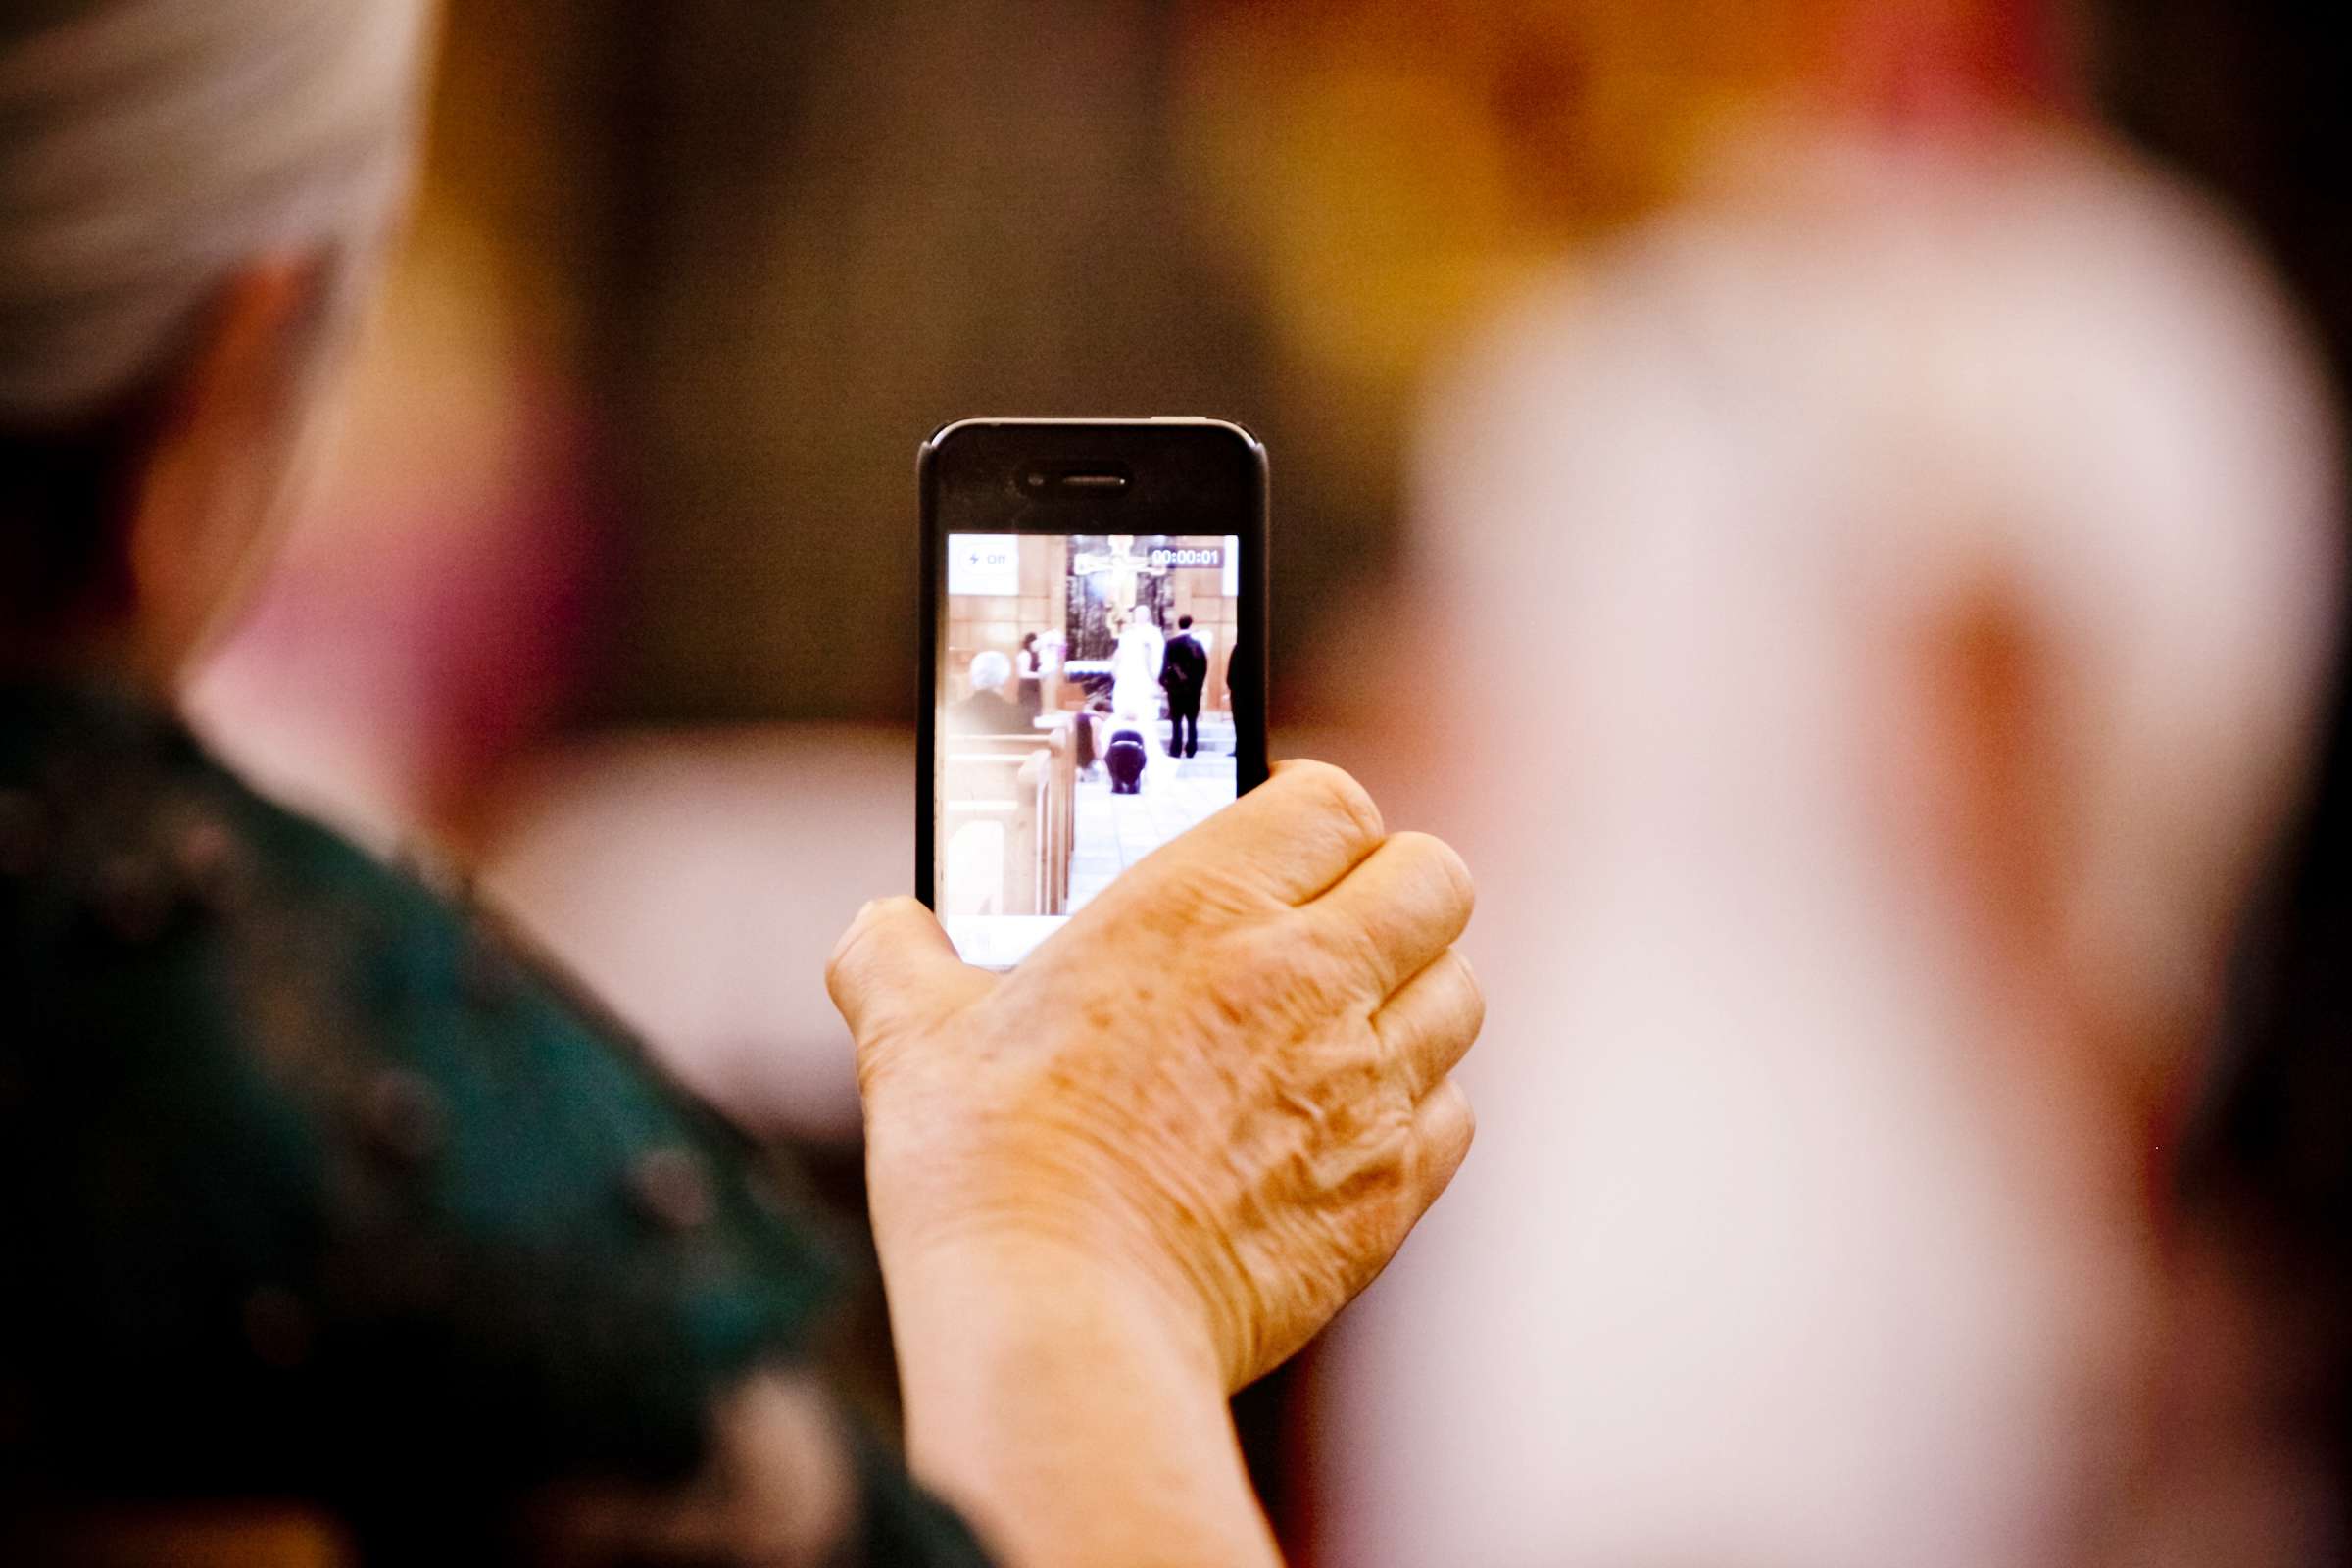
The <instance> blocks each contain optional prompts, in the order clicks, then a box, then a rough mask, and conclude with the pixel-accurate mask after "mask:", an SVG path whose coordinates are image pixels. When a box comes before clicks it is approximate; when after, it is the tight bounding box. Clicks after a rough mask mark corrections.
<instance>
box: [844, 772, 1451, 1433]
mask: <svg viewBox="0 0 2352 1568" xmlns="http://www.w3.org/2000/svg"><path fill="white" fill-rule="evenodd" d="M1470 906H1471V885H1470V878H1469V875H1468V873H1467V872H1466V871H1465V870H1464V868H1463V866H1462V863H1461V861H1460V859H1459V858H1457V857H1456V856H1455V855H1454V854H1453V852H1452V851H1451V850H1449V849H1447V848H1446V846H1445V845H1444V844H1442V843H1440V842H1438V841H1437V840H1436V839H1433V838H1429V837H1427V836H1425V835H1420V834H1410V833H1400V834H1395V835H1390V834H1387V833H1386V832H1385V831H1384V829H1383V827H1382V823H1381V819H1380V814H1379V811H1378V809H1376V808H1375V807H1374V806H1373V804H1372V802H1371V800H1370V799H1369V798H1368V797H1367V796H1366V795H1365V793H1364V792H1363V790H1362V789H1361V788H1360V787H1359V786H1358V785H1357V784H1356V783H1355V781H1354V780H1353V779H1351V778H1349V777H1348V775H1347V774H1345V773H1343V772H1341V771H1339V770H1338V769H1336V768H1332V767H1329V766H1325V765H1322V764H1319V763H1311V762H1299V763H1289V764H1284V765H1282V766H1279V767H1277V768H1276V769H1275V772H1274V776H1273V777H1272V779H1271V780H1270V781H1269V782H1267V783H1266V784H1265V785H1263V786H1262V787H1260V788H1259V789H1257V790H1255V791H1253V792H1251V793H1250V794H1249V795H1247V796H1245V797H1243V799H1242V800H1241V801H1239V802H1237V803H1236V804H1235V805H1233V806H1232V807H1230V808H1228V809H1225V810H1224V811H1222V812H1220V813H1218V814H1217V815H1216V816H1215V817H1213V818H1211V819H1210V820H1209V821H1207V822H1205V823H1203V824H1202V825H1201V826H1200V827H1199V828H1196V829H1195V830H1194V831H1192V832H1191V833H1188V834H1186V835H1185V836H1184V837H1183V838H1181V839H1178V840H1176V841H1175V842H1173V843H1171V844H1169V845H1167V846H1166V847H1164V848H1162V849H1161V850H1160V851H1158V852H1157V853H1156V854H1154V855H1152V856H1151V857H1150V858H1147V859H1145V860H1143V861H1142V862H1140V863H1139V864H1137V865H1136V866H1135V867H1133V868H1132V869H1131V870H1129V871H1128V872H1127V873H1126V874H1125V875H1124V876H1122V877H1121V878H1120V879H1119V880H1118V881H1117V882H1116V883H1115V884H1113V885H1112V886H1111V887H1110V888H1109V889H1108V890H1107V891H1105V892H1104V893H1103V895H1102V896H1101V897H1099V898H1098V899H1096V900H1095V901H1094V902H1093V903H1092V904H1090V905H1089V906H1088V907H1086V908H1085V909H1084V910H1082V911H1081V912H1080V913H1079V914H1078V915H1077V916H1076V917H1075V918H1073V919H1072V920H1071V921H1070V923H1069V924H1068V926H1066V927H1065V928H1064V929H1063V930H1061V931H1060V932H1058V933H1057V934H1056V935H1055V936H1054V938H1053V939H1052V940H1051V941H1049V942H1047V943H1046V944H1044V945H1043V946H1041V947H1040V948H1039V949H1038V950H1037V951H1036V952H1035V953H1034V954H1033V955H1032V956H1030V957H1029V959H1028V960H1027V961H1026V962H1025V963H1023V964H1022V965H1021V967H1020V968H1019V969H1017V970H1015V971H1014V972H1013V973H1011V974H1009V975H1005V976H1001V977H1000V976H997V975H994V974H991V973H989V972H987V971H984V970H980V969H975V968H972V967H969V966H967V965H965V964H964V963H962V962H961V961H959V960H958V959H957V958H956V954H955V950H954V949H953V947H952V946H951V945H950V944H949V942H948V939H947V936H946V934H945V933H944V932H943V931H942V930H941V929H940V927H939V925H938V923H937V922H936V921H935V920H934V919H933V918H932V916H931V914H930V913H929V911H928V910H926V909H924V908H923V907H921V906H920V905H919V904H916V903H914V902H913V901H911V900H906V899H900V900H893V901H889V902H886V903H882V904H877V905H873V906H870V907H868V908H867V909H866V910H865V911H864V912H863V913H861V914H860V915H859V917H858V920H857V922H856V923H855V924H854V925H852V927H851V928H850V930H849V932H848V933H847V934H846V935H845V936H844V937H843V938H842V941H841V944H840V947H839V948H838V949H837V950H836V952H835V954H834V956H833V961H832V964H831V967H830V970H829V973H828V980H829V983H830V985H831V987H832V992H833V997H834V1000H835V1002H836V1004H837V1005H839V1006H840V1007H841V1010H842V1013H843V1015H844V1016H845V1017H846V1018H847V1019H848V1020H849V1023H850V1027H851V1029H852V1031H853V1032H854V1033H855V1035H856V1036H857V1041H858V1070H859V1077H860V1081H861V1084H862V1087H863V1093H864V1098H865V1111H866V1128H867V1151H868V1152H867V1161H868V1175H869V1181H870V1200H871V1204H872V1213H873V1220H874V1227H875V1235H876V1239H877V1242H878V1244H879V1246H880V1248H881V1251H882V1257H883V1262H884V1266H885V1269H886V1270H890V1269H892V1268H893V1267H894V1266H895V1265H896V1264H897V1263H898V1261H899V1260H901V1259H903V1258H905V1257H907V1256H908V1255H910V1254H917V1255H919V1254H923V1253H927V1252H931V1251H934V1250H939V1249H948V1250H969V1249H979V1250H989V1249H1005V1250H1017V1251H1019V1252H1021V1253H1023V1254H1024V1255H1027V1256H1031V1257H1035V1256H1037V1255H1039V1254H1040V1253H1041V1252H1043V1253H1045V1254H1048V1255H1051V1256H1053V1257H1054V1258H1055V1259H1057V1260H1061V1261H1066V1265H1067V1267H1068V1268H1069V1269H1071V1270H1073V1271H1080V1272H1083V1271H1087V1270H1097V1271H1100V1270H1109V1271H1112V1272H1113V1273H1115V1274H1118V1275H1122V1276H1125V1277H1127V1278H1130V1279H1133V1280H1137V1281H1141V1282H1143V1283H1144V1284H1145V1285H1146V1287H1147V1288H1148V1291H1149V1293H1150V1294H1151V1295H1152V1296H1153V1297H1155V1298H1156V1299H1159V1300H1161V1301H1163V1302H1164V1303H1165V1304H1166V1305H1167V1306H1168V1308H1169V1309H1170V1311H1171V1313H1172V1321H1173V1322H1174V1323H1175V1324H1177V1325H1178V1328H1179V1332H1183V1333H1187V1334H1194V1335H1198V1336H1199V1337H1200V1344H1201V1348H1202V1349H1204V1350H1205V1351H1206V1353H1207V1354H1208V1355H1209V1356H1211V1357H1213V1359H1214V1363H1215V1365H1216V1366H1217V1367H1218V1368H1219V1369H1220V1370H1221V1372H1222V1374H1223V1377H1224V1379H1225V1383H1226V1386H1227V1387H1228V1388H1229V1389H1230V1388H1238V1387H1239V1386H1241V1385H1242V1384H1244V1383H1247V1382H1249V1381H1250V1379H1252V1378H1254V1377H1256V1376H1257V1375H1258V1374H1260V1373H1262V1372H1264V1371H1266V1370H1268V1369H1269V1368H1271V1367H1273V1366H1274V1365H1276V1364H1278V1363H1279V1362H1280V1361H1282V1360H1283V1359H1284V1358H1285V1357H1287V1356H1288V1355H1290V1354H1291V1353H1292V1352H1293V1351H1295V1350H1297V1349H1298V1348H1299V1347H1300V1346H1301V1345H1303V1344H1304V1343H1305V1342H1306V1341H1307V1340H1308V1339H1309V1338H1310V1337H1312V1336H1313V1335H1314V1334H1315V1333H1316V1331H1317V1330H1319V1329H1320V1328H1322V1326H1323V1325H1324V1324H1325V1323H1326V1322H1328V1321H1329V1320H1330V1319H1331V1317H1332V1316H1333V1314H1335V1313H1336V1312H1337V1311H1338V1310H1339V1309H1340V1308H1341V1307H1342V1306H1343V1305H1345V1304H1346V1302H1347V1301H1348V1299H1349V1298H1351V1297H1352V1296H1353V1295H1354V1294H1355V1293H1356V1292H1357V1291H1359V1290H1361V1289H1362V1288H1363V1287H1364V1286H1365V1285H1366V1284H1367V1283H1368V1282H1369V1281H1370V1280H1371V1279H1372V1277H1373V1276H1374V1275H1375V1274H1377V1273H1378V1272H1379V1271H1380V1269H1381V1267H1382V1266H1383V1265H1384V1264H1385V1263H1386V1262H1387V1261H1388V1259H1389V1257H1390V1256H1391V1255H1392V1254H1393V1253H1394V1252H1395V1251H1396V1250H1397V1247H1398V1245H1399V1244H1400V1243H1402V1241H1403V1239H1404V1237H1405V1234H1406V1232H1407V1231H1409V1230H1410V1229H1411V1228H1412V1225H1413V1223H1414V1222H1415V1221H1416V1220H1417V1219H1418V1218H1419V1217H1420V1215H1421V1213H1422V1211H1423V1210H1424V1209H1426V1208H1427V1207H1428V1206H1429V1204H1430V1203H1431V1201H1434V1200H1435V1199H1436V1197H1437V1196H1438V1194H1439V1193H1440V1192H1441V1191H1442V1190H1443V1189H1444V1188H1445V1186H1446V1183H1447V1182H1448V1181H1449V1180H1451V1178H1452V1176H1453V1173H1454V1171H1455V1169H1456V1168H1457V1167H1458V1166H1459V1165H1460V1163H1461V1160H1462V1157H1463V1155H1464V1154H1465V1153H1466V1152H1467V1151H1468V1149H1469V1144H1470V1136H1471V1115H1470V1106H1469V1102H1468V1101H1467V1099H1466V1098H1465V1097H1464V1096H1463V1094H1462V1092H1461V1090H1460V1089H1459V1088H1458V1087H1457V1086H1456V1085H1455V1084H1454V1082H1453V1081H1452V1080H1451V1079H1450V1078H1448V1077H1447V1076H1446V1075H1447V1072H1448V1071H1449V1070H1450V1069H1451V1067H1452V1066H1453V1064H1454V1063H1455V1062H1456V1061H1457V1060H1458V1059H1459V1058H1460V1057H1461V1055H1462V1054H1463V1053H1464V1052H1465V1051H1466V1050H1467V1049H1468V1048H1469V1046H1470V1043H1471V1041H1472V1039H1473V1038H1474V1037H1475V1036H1476V1034H1477V1032H1478V1028H1479V1025H1480V1022H1481V1020H1482V1017H1483V1011H1484V1005H1483V1003H1482V1001H1481V999H1480V996H1479V992H1478V987H1477V983H1476V982H1475V980H1474V979H1473V978H1472V976H1471V973H1470V970H1469V967H1468V965H1467V964H1466V963H1465V962H1464V961H1463V960H1462V959H1461V958H1460V957H1459V956H1457V955H1456V954H1455V953H1454V952H1453V951H1452V948H1451V946H1450V945H1451V943H1452V942H1453V940H1454V939H1455V938H1456V937H1457V936H1458V935H1459V934H1460V933H1461V931H1462V929H1463V927H1464V925H1465V924H1466V923H1467V922H1468V920H1469V917H1470Z"/></svg>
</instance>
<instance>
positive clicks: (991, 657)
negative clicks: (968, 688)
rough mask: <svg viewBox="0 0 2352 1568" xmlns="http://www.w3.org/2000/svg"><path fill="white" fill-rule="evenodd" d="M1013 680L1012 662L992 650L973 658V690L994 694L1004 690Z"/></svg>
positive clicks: (975, 655)
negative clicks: (1007, 683) (1009, 681)
mask: <svg viewBox="0 0 2352 1568" xmlns="http://www.w3.org/2000/svg"><path fill="white" fill-rule="evenodd" d="M1011 678H1012V661H1011V660H1009V659H1006V658H1005V656H1004V655H1003V654H1000V653H998V652H997V651H996V650H995V649H993V648H991V649H990V650H988V652H986V653H984V654H974V655H973V656H972V690H973V691H975V692H993V691H1001V690H1003V689H1004V686H1005V682H1006V681H1008V680H1010V679H1011Z"/></svg>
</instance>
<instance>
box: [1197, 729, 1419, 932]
mask: <svg viewBox="0 0 2352 1568" xmlns="http://www.w3.org/2000/svg"><path fill="white" fill-rule="evenodd" d="M1387 836H1388V829H1387V828H1386V826H1385V825H1383V823H1382V822H1381V819H1380V808H1379V807H1377V806H1375V805H1373V804H1372V797H1371V796H1370V795H1368V794H1366V793H1365V791H1364V787H1363V786H1362V785H1361V784H1358V783H1357V782H1356V781H1355V780H1354V779H1353V778H1350V777H1349V776H1348V774H1347V773H1346V772H1344V771H1342V770H1341V769H1339V768H1336V767H1334V766H1332V765H1331V764H1330V763H1329V762H1310V761H1290V762H1277V763H1275V764H1274V768H1273V772H1272V775H1271V776H1270V777H1268V778H1267V780H1266V782H1265V783H1263V784H1260V785H1259V786H1258V787H1257V788H1256V789H1253V790H1251V791H1250V793H1249V794H1247V795H1245V796H1243V797H1242V798H1241V799H1240V800H1238V801H1236V802H1234V803H1233V804H1232V805H1231V806H1228V807H1226V808H1225V809H1223V810H1221V811H1219V812H1218V813H1217V814H1216V815H1214V816H1212V817H1210V818H1209V819H1208V820H1207V821H1205V822H1203V823H1201V825H1200V826H1199V827H1197V828H1194V829H1193V830H1192V831H1191V832H1190V833H1187V834H1185V835H1184V836H1183V837H1182V838H1180V839H1177V840H1175V841H1174V842H1173V843H1171V844H1169V845H1168V846H1167V848H1166V849H1164V850H1162V851H1161V852H1160V853H1161V854H1162V855H1165V856H1167V857H1168V858H1170V859H1172V860H1177V861H1179V862H1185V861H1192V860H1196V859H1197V860H1199V861H1200V862H1201V863H1202V864H1205V865H1214V866H1216V867H1217V868H1218V873H1219V875H1220V876H1223V877H1227V878H1230V877H1232V876H1234V875H1236V874H1239V875H1241V876H1244V877H1247V878H1250V879H1251V880H1254V881H1255V882H1256V883H1257V884H1258V885H1259V886H1260V887H1262V888H1263V889H1264V890H1265V891H1266V892H1267V893H1268V894H1269V895H1270V896H1272V897H1273V898H1276V899H1279V900H1280V901H1282V902H1283V903H1285V904H1291V905H1299V904H1305V903H1307V902H1308V901H1310V900H1312V899H1314V898H1316V897H1318V896H1320V895H1321V894H1322V893H1324V892H1325V891H1326V890H1328V889H1329V888H1331V887H1333V886H1334V885H1336V884H1337V883H1338V882H1339V881H1340V879H1341V878H1343V877H1345V876H1346V875H1347V874H1348V872H1350V871H1352V870H1354V869H1355V868H1356V866H1357V865H1359V864H1361V863H1362V862H1363V860H1364V859H1365V858H1367V857H1369V856H1370V855H1371V853H1372V852H1373V851H1374V850H1377V849H1379V848H1380V845H1381V841H1382V840H1383V839H1384V838H1386V837H1387Z"/></svg>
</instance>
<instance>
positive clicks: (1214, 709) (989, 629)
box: [931, 532, 1262, 967]
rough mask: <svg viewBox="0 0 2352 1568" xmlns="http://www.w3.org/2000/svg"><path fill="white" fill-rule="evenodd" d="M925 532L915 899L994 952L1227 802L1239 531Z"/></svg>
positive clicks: (987, 956) (1026, 942)
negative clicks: (924, 674) (927, 724)
mask: <svg viewBox="0 0 2352 1568" xmlns="http://www.w3.org/2000/svg"><path fill="white" fill-rule="evenodd" d="M943 538H944V542H945V546H946V552H947V560H946V563H945V568H946V569H945V580H944V586H945V589H946V593H945V596H944V599H945V615H944V618H943V621H942V624H941V626H940V628H939V635H938V637H937V639H936V648H937V651H938V660H939V665H938V668H937V670H936V671H935V672H934V675H935V679H934V681H933V684H932V690H933V692H934V694H935V697H936V711H935V712H934V713H933V714H932V715H931V717H932V721H933V723H934V724H935V726H936V728H935V731H934V735H935V739H934V745H933V754H934V766H935V773H934V781H935V791H936V794H935V800H936V808H935V814H934V823H933V833H934V838H935V844H936V850H935V854H936V860H935V865H934V888H933V902H934V906H935V907H936V908H937V909H938V911H939V915H940V919H941V921H942V923H943V924H945V926H946V927H947V930H948V934H949V936H950V937H951V938H953V939H954V941H955V943H956V949H957V951H958V952H960V953H961V954H962V955H963V956H964V958H965V959H966V961H968V962H972V963H978V964H985V965H988V966H990V967H1005V966H1009V965H1011V964H1014V963H1017V962H1018V961H1020V959H1021V958H1022V957H1023V956H1026V955H1027V954H1028V953H1029V951H1030V950H1031V949H1033V948H1035V947H1036V946H1037V945H1038V944H1039V943H1040V942H1042V941H1044V940H1045V939H1046V938H1047V937H1048V936H1050V935H1051V934H1052V933H1053V932H1054V929H1055V928H1057V927H1058V926H1060V925H1061V924H1062V923H1063V922H1064V921H1066V920H1067V919H1069V917H1070V916H1071V915H1072V914H1074V913H1076V912H1077V911H1078V910H1080V909H1082V908H1084V907H1086V905H1087V903H1088V902H1089V901H1090V900H1092V899H1094V898H1096V897H1097V896H1098V895H1100V894H1101V893H1102V892H1103V889H1104V888H1106V887H1108V886H1109V885H1110V883H1111V881H1112V879H1114V878H1115V877H1117V876H1118V874H1119V873H1120V872H1121V871H1122V870H1124V869H1126V868H1127V867H1128V866H1130V865H1133V864H1134V863H1135V862H1136V861H1137V860H1140V859H1142V858H1144V857H1145V856H1147V855H1149V854H1151V853H1152V851H1153V850H1155V849H1157V848H1158V847H1159V846H1161V845H1162V844H1165V843H1167V842H1168V841H1169V840H1170V839H1172V838H1174V837H1176V836H1177V835H1178V834H1180V833H1182V832H1184V831H1185V830H1186V829H1187V828H1190V827H1192V826H1194V825H1195V824H1196V823H1198V822H1200V821H1201V820H1202V819H1204V818H1205V817H1207V816H1208V815H1209V814H1210V813H1212V812H1214V811H1216V810H1217V809H1220V808H1222V807H1225V806H1229V805H1231V804H1232V803H1233V800H1234V798H1235V796H1236V794H1237V793H1238V791H1239V788H1240V785H1241V773H1242V768H1243V766H1244V757H1245V755H1250V756H1251V760H1253V761H1254V760H1255V759H1254V754H1255V753H1257V752H1258V751H1259V750H1260V749H1261V748H1262V741H1261V742H1257V743H1255V744H1251V743H1250V740H1249V738H1248V737H1247V736H1246V735H1245V733H1244V726H1246V725H1247V723H1248V722H1249V715H1250V711H1251V707H1250V700H1249V698H1248V695H1247V692H1248V680H1247V677H1246V675H1244V674H1243V673H1241V672H1240V671H1237V669H1236V667H1235V664H1234V654H1235V651H1236V648H1237V647H1238V646H1239V645H1240V644H1241V643H1242V641H1243V640H1244V639H1245V637H1246V636H1247V634H1248V628H1249V626H1250V617H1249V615H1248V614H1247V613H1246V611H1245V608H1244V598H1243V582H1244V578H1245V567H1246V566H1247V565H1248V564H1247V563H1245V561H1244V560H1243V559H1242V558H1243V548H1244V545H1243V536H1241V535H1237V534H1221V533H1154V534H1123V533H1062V532H1054V533H1038V532H1022V533H947V534H945V535H944V536H943ZM1237 687H1238V688H1240V690H1241V692H1242V702H1241V709H1242V713H1243V725H1237V722H1236V695H1237ZM1260 765H1262V764H1260Z"/></svg>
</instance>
